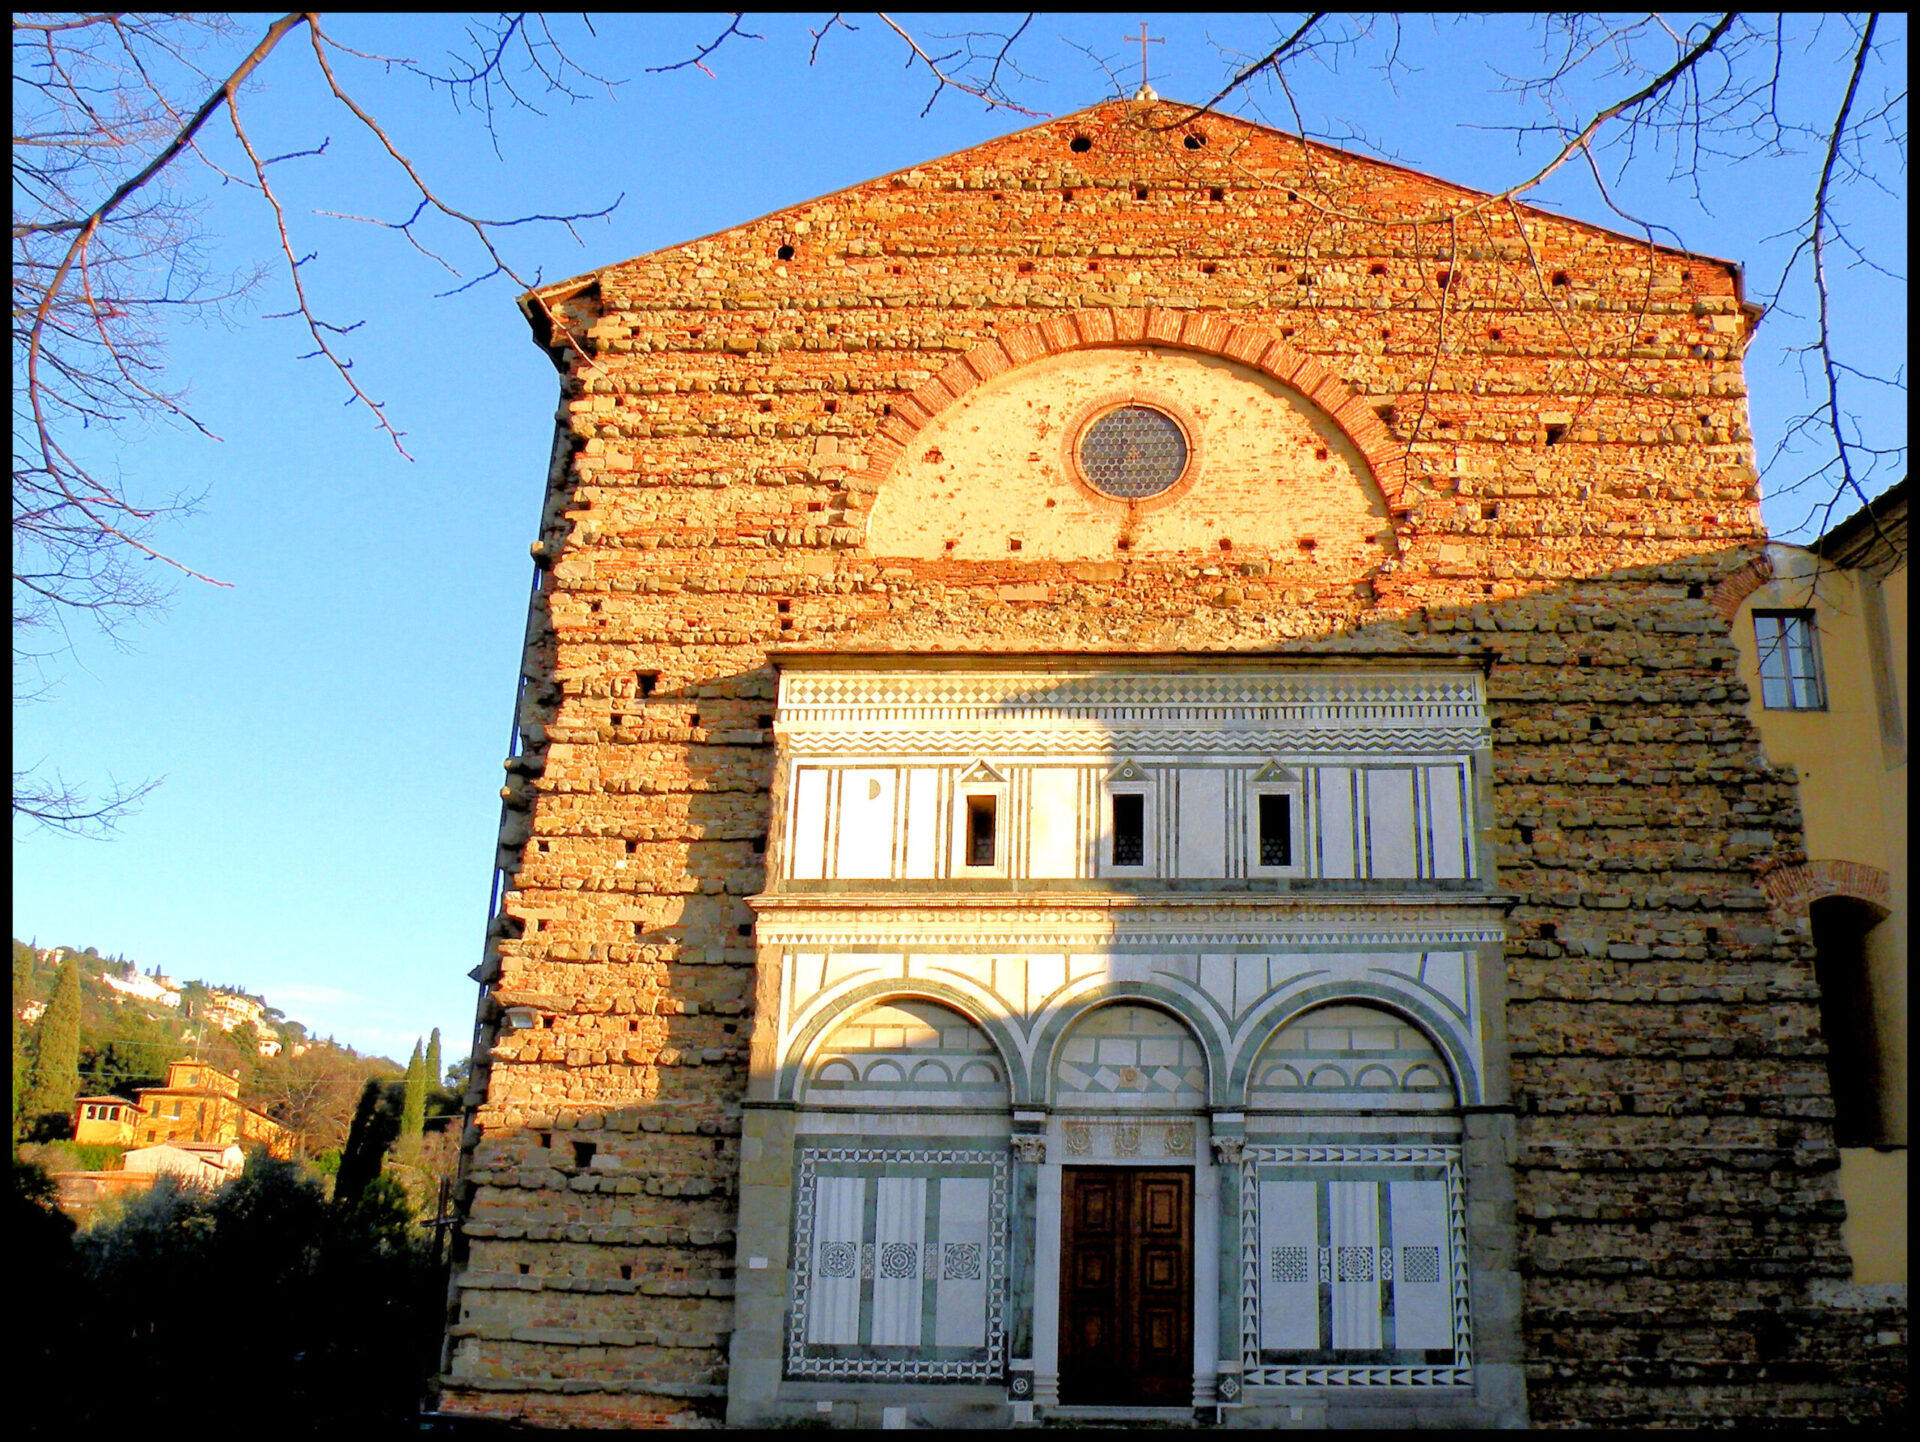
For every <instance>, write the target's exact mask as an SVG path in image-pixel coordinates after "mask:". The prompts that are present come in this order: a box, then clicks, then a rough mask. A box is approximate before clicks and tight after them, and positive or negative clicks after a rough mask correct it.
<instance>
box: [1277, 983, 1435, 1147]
mask: <svg viewBox="0 0 1920 1442" xmlns="http://www.w3.org/2000/svg"><path fill="white" fill-rule="evenodd" d="M1246 1105H1247V1110H1248V1112H1249V1113H1254V1112H1266V1113H1286V1114H1291V1115H1294V1116H1301V1115H1302V1114H1306V1116H1308V1117H1311V1116H1312V1115H1313V1114H1318V1115H1319V1116H1320V1117H1321V1118H1323V1119H1324V1121H1323V1122H1322V1123H1319V1125H1322V1126H1323V1127H1324V1126H1326V1125H1329V1124H1331V1125H1334V1126H1337V1125H1338V1120H1339V1118H1341V1117H1343V1116H1344V1117H1356V1118H1358V1117H1366V1116H1371V1115H1378V1114H1381V1113H1391V1114H1396V1115H1408V1114H1414V1115H1418V1114H1428V1115H1437V1116H1441V1117H1457V1115H1458V1112H1459V1095H1458V1091H1457V1089H1456V1087H1455V1085H1454V1082H1453V1078H1452V1076H1451V1075H1450V1074H1449V1072H1448V1069H1447V1063H1446V1060H1445V1058H1444V1057H1442V1056H1441V1054H1440V1051H1439V1048H1438V1047H1436V1046H1435V1045H1434V1044H1433V1040H1432V1039H1431V1038H1430V1037H1429V1036H1428V1035H1427V1034H1426V1032H1424V1031H1423V1030H1421V1029H1420V1028H1419V1027H1418V1026H1416V1025H1414V1024H1413V1023H1412V1022H1411V1021H1409V1020H1407V1018H1405V1017H1403V1016H1400V1015H1398V1014H1396V1013H1394V1012H1390V1011H1387V1010H1385V1009H1384V1008H1382V1007H1377V1006H1370V1005H1366V1004H1364V1003H1360V1002H1335V1003H1333V1004H1331V1005H1327V1006H1319V1007H1315V1008H1313V1009H1312V1010H1311V1011H1306V1012H1302V1013H1301V1014H1300V1015H1298V1016H1296V1017H1294V1018H1293V1019H1292V1020H1291V1021H1289V1022H1287V1023H1286V1024H1285V1025H1283V1026H1282V1027H1280V1028H1279V1029H1278V1030H1277V1031H1275V1032H1274V1034H1273V1036H1272V1037H1271V1038H1269V1039H1268V1041H1267V1044H1266V1045H1265V1046H1264V1047H1262V1048H1261V1050H1260V1054H1259V1056H1258V1057H1257V1058H1256V1060H1255V1061H1254V1064H1253V1067H1252V1069H1251V1070H1250V1072H1249V1073H1248V1080H1247V1099H1246Z"/></svg>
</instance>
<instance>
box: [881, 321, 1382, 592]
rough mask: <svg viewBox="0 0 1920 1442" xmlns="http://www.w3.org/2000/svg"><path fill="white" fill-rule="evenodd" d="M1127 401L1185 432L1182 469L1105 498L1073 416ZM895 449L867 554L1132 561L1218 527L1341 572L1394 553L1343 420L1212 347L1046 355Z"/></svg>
mask: <svg viewBox="0 0 1920 1442" xmlns="http://www.w3.org/2000/svg"><path fill="white" fill-rule="evenodd" d="M1123 405H1142V406H1147V407H1150V408H1153V409H1157V410H1160V411H1163V412H1165V413H1166V414H1168V415H1170V416H1172V417H1174V418H1175V419H1176V420H1177V421H1178V422H1179V424H1180V426H1181V427H1182V428H1183V429H1184V430H1185V431H1186V432H1187V435H1188V438H1189V440H1190V442H1191V446H1192V453H1193V459H1192V464H1191V468H1190V471H1189V473H1188V474H1186V475H1185V476H1184V477H1183V479H1182V481H1181V482H1180V483H1179V484H1178V485H1176V486H1175V487H1173V488H1172V489H1171V490H1169V491H1168V492H1166V493H1165V494H1163V495H1161V496H1158V497H1154V498H1150V499H1146V500H1140V501H1134V502H1129V501H1126V500H1122V499H1117V498H1114V497H1110V496H1106V495H1103V494H1101V493H1100V492H1099V491H1097V490H1096V489H1094V488H1093V486H1092V485H1090V484H1089V483H1088V482H1087V481H1086V479H1085V478H1084V476H1083V475H1082V473H1081V471H1080V468H1079V467H1077V466H1076V464H1075V460H1074V456H1075V454H1076V452H1075V449H1074V448H1075V442H1076V439H1077V437H1078V435H1079V433H1080V431H1081V430H1082V428H1083V427H1084V426H1085V425H1086V424H1089V423H1090V422H1091V421H1092V420H1093V419H1095V418H1097V417H1098V416H1099V415H1100V414H1102V413H1104V412H1105V411H1106V410H1109V409H1111V408H1114V407H1118V406H1123ZM902 446H903V449H902V452H901V454H900V456H899V458H898V459H897V460H896V461H895V462H894V463H893V465H892V467H891V468H890V470H889V471H888V472H887V475H886V479H885V480H884V482H882V484H881V486H880V489H879V494H878V496H877V497H876V498H875V501H874V507H873V511H872V514H871V516H870V518H869V521H868V527H867V548H868V550H869V551H870V552H871V553H872V554H873V555H875V556H880V557H902V558H922V559H930V560H954V561H987V560H991V561H998V562H1005V561H1008V560H1016V561H1048V560H1055V561H1057V560H1077V561H1085V560H1088V559H1090V558H1092V559H1098V558H1103V557H1111V556H1115V555H1118V554H1121V542H1122V541H1124V542H1125V543H1126V545H1125V554H1128V555H1132V556H1144V555H1151V554H1154V553H1163V554H1164V553H1169V552H1173V553H1198V552H1203V551H1204V552H1209V553H1211V554H1213V555H1214V556H1215V557H1218V555H1219V554H1220V542H1221V541H1222V540H1225V541H1227V542H1229V543H1230V545H1231V547H1232V549H1233V551H1234V552H1235V553H1236V555H1237V556H1239V555H1244V554H1245V553H1247V552H1252V553H1254V554H1256V555H1259V554H1270V555H1273V556H1275V557H1282V558H1284V559H1285V560H1286V561H1287V562H1288V563H1289V564H1293V565H1307V566H1310V567H1311V568H1312V569H1313V570H1314V572H1315V573H1316V574H1319V575H1330V576H1342V577H1345V576H1357V575H1359V574H1361V573H1364V572H1365V571H1368V570H1370V569H1371V568H1373V567H1375V566H1377V565H1379V564H1380V562H1381V561H1383V560H1384V559H1386V557H1387V556H1388V554H1390V547H1391V539H1390V532H1389V524H1388V504H1387V499H1386V497H1385V496H1384V495H1383V493H1382V491H1381V489H1380V487H1379V485H1378V484H1377V482H1376V480H1375V478H1374V476H1373V473H1372V469H1371V468H1370V466H1369V464H1368V462H1367V459H1366V457H1365V456H1363V455H1362V453H1361V451H1360V449H1359V448H1358V446H1357V445H1356V444H1355V443H1354V441H1353V440H1352V439H1351V438H1350V437H1349V436H1348V434H1347V433H1346V431H1345V430H1344V429H1342V428H1341V426H1340V425H1339V424H1338V423H1337V422H1336V421H1335V420H1334V418H1333V417H1332V416H1331V415H1330V414H1328V412H1327V411H1325V410H1324V409H1322V408H1321V407H1320V406H1319V405H1317V404H1316V403H1315V402H1313V401H1312V400H1309V399H1308V398H1307V397H1306V396H1305V395H1303V394H1302V393H1301V392H1299V391H1297V390H1295V389H1293V388H1292V387H1290V386H1288V385H1286V384H1284V383H1282V382H1281V381H1279V380H1277V379H1275V378H1274V377H1273V376H1271V375H1268V374H1266V373H1265V372H1263V371H1261V370H1258V369H1255V368H1254V367H1252V366H1250V365H1247V364H1244V363H1242V362H1240V361H1237V360H1233V359H1230V358H1228V357H1226V356H1221V355H1208V354H1203V353H1200V352H1196V351H1192V350H1184V349H1176V348H1173V347H1169V346H1154V345H1144V344H1143V345H1135V346H1113V347H1100V348H1092V349H1085V350H1073V351H1066V352H1062V353H1060V354H1057V355H1048V356H1044V357H1042V358H1040V359H1038V360H1034V361H1031V362H1029V363H1027V364H1026V365H1023V366H1019V367H1016V368H1014V369H1012V370H1009V371H1007V372H1005V373H1003V374H1001V375H998V376H995V377H994V378H993V379H992V380H990V381H986V382H984V383H982V384H980V385H978V386H977V387H975V388H974V389H972V390H970V391H968V392H967V394H965V395H964V396H962V397H960V398H959V399H958V400H956V401H954V402H953V403H952V404H950V405H948V406H947V407H945V408H944V409H943V410H942V411H941V412H940V413H939V414H938V415H936V416H934V417H932V418H931V419H930V420H928V421H927V422H926V424H925V425H923V426H921V427H919V429H918V430H916V431H915V432H914V433H913V434H912V435H911V436H910V437H909V438H907V439H906V440H905V441H904V442H903V443H902ZM1383 537H1387V539H1383ZM1016 543H1017V548H1016ZM1309 543H1310V544H1309Z"/></svg>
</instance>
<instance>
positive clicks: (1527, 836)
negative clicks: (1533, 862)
mask: <svg viewBox="0 0 1920 1442" xmlns="http://www.w3.org/2000/svg"><path fill="white" fill-rule="evenodd" d="M1516 830H1518V831H1519V833H1520V844H1521V845H1522V846H1531V845H1533V828H1532V827H1531V826H1521V827H1517V828H1516Z"/></svg>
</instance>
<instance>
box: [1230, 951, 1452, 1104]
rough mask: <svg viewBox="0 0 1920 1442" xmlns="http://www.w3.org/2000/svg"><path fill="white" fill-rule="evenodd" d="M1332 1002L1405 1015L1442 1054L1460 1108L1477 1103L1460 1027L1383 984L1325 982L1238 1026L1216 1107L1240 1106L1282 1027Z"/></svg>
mask: <svg viewBox="0 0 1920 1442" xmlns="http://www.w3.org/2000/svg"><path fill="white" fill-rule="evenodd" d="M1336 1002H1351V1003H1353V1004H1354V1005H1356V1006H1371V1007H1378V1008H1379V1009H1380V1010H1381V1011H1386V1012H1391V1013H1393V1014H1394V1015H1396V1016H1399V1017H1401V1018H1402V1019H1404V1020H1405V1021H1406V1022H1407V1023H1408V1024H1409V1025H1411V1026H1415V1027H1418V1028H1419V1029H1420V1030H1421V1031H1422V1032H1424V1033H1425V1034H1426V1037H1427V1040H1429V1041H1430V1042H1432V1043H1433V1045H1434V1049H1435V1050H1436V1051H1438V1052H1439V1053H1440V1056H1441V1059H1442V1060H1443V1061H1445V1062H1446V1064H1447V1070H1448V1071H1449V1073H1450V1074H1451V1075H1450V1076H1449V1077H1448V1080H1449V1081H1450V1082H1451V1083H1452V1085H1453V1088H1454V1093H1455V1095H1456V1097H1457V1098H1458V1099H1459V1102H1460V1104H1461V1105H1462V1106H1474V1105H1477V1104H1478V1103H1479V1102H1480V1101H1481V1099H1482V1085H1481V1078H1480V1073H1479V1068H1478V1067H1477V1066H1476V1065H1475V1064H1474V1056H1473V1051H1472V1049H1471V1046H1470V1045H1469V1042H1468V1039H1467V1038H1466V1036H1464V1035H1463V1034H1462V1033H1461V1031H1460V1029H1459V1027H1458V1025H1457V1024H1456V1023H1454V1022H1453V1021H1452V1020H1450V1019H1449V1018H1447V1017H1444V1016H1442V1015H1441V1014H1440V1012H1439V1011H1438V1010H1437V1009H1436V1008H1434V1007H1432V1006H1429V1005H1427V1004H1426V1003H1425V1002H1423V1001H1421V1000H1420V999H1419V998H1417V997H1410V996H1405V995H1402V994H1400V993H1398V992H1394V991H1390V990H1388V989H1387V988H1385V987H1376V986H1369V985H1367V984H1366V983H1364V982H1362V983H1354V982H1328V983H1326V984H1324V985H1321V986H1312V987H1307V988H1305V989H1304V990H1302V991H1297V992H1293V993H1290V994H1286V995H1283V996H1280V997H1276V998H1274V999H1273V1000H1271V1001H1269V1002H1268V1003H1267V1005H1266V1007H1265V1008H1264V1009H1262V1010H1260V1011H1257V1012H1255V1013H1254V1014H1253V1016H1251V1017H1250V1018H1249V1019H1248V1021H1247V1023H1246V1025H1245V1026H1244V1027H1242V1028H1241V1031H1240V1035H1241V1036H1242V1037H1243V1038H1244V1040H1243V1041H1242V1043H1241V1045H1240V1046H1239V1048H1238V1050H1237V1051H1236V1053H1235V1055H1234V1058H1233V1070H1232V1072H1231V1073H1230V1074H1229V1075H1228V1077H1227V1079H1226V1086H1225V1087H1224V1088H1223V1092H1222V1096H1223V1100H1222V1101H1220V1102H1218V1103H1216V1105H1223V1106H1232V1107H1239V1106H1241V1105H1243V1104H1244V1103H1245V1101H1246V1097H1247V1089H1248V1086H1249V1084H1250V1083H1251V1081H1252V1078H1253V1067H1254V1063H1255V1062H1256V1061H1258V1060H1259V1058H1260V1055H1261V1053H1262V1052H1264V1051H1265V1050H1266V1046H1267V1043H1268V1042H1269V1041H1271V1040H1272V1039H1273V1037H1274V1035H1275V1034H1276V1033H1278V1032H1279V1031H1280V1029H1281V1028H1282V1027H1285V1026H1287V1025H1289V1024H1290V1023H1292V1022H1293V1021H1294V1020H1295V1019H1296V1018H1297V1017H1299V1016H1300V1015H1301V1014H1302V1013H1304V1012H1308V1011H1312V1010H1313V1009H1314V1008H1316V1007H1321V1006H1327V1005H1330V1004H1332V1003H1336Z"/></svg>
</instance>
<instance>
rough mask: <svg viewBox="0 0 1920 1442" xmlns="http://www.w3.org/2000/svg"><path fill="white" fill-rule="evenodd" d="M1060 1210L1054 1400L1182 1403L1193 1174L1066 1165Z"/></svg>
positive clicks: (1188, 1356)
mask: <svg viewBox="0 0 1920 1442" xmlns="http://www.w3.org/2000/svg"><path fill="white" fill-rule="evenodd" d="M1060 1210H1061V1228H1060V1230H1061V1257H1060V1400H1061V1401H1062V1402H1063V1403H1067V1404H1069V1405H1071V1404H1093V1403H1101V1404H1106V1405H1118V1406H1142V1407H1176V1406H1185V1405H1186V1404H1187V1403H1188V1402H1189V1401H1190V1400H1191V1399H1192V1396H1193V1173H1192V1172H1190V1171H1145V1170H1138V1169H1134V1168H1129V1167H1068V1168H1067V1169H1066V1170H1065V1172H1064V1173H1063V1175H1062V1180H1061V1194H1060Z"/></svg>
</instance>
